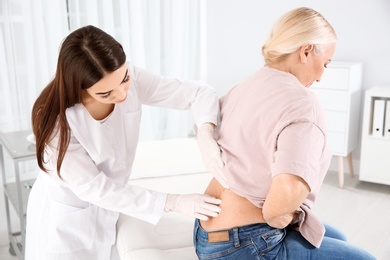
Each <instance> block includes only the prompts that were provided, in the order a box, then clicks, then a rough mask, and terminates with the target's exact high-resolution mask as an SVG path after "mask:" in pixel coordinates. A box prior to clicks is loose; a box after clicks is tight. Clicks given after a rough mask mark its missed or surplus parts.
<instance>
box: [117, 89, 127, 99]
mask: <svg viewBox="0 0 390 260" xmlns="http://www.w3.org/2000/svg"><path fill="white" fill-rule="evenodd" d="M126 96H127V88H120V89H119V91H118V94H117V98H118V99H119V100H122V99H124V98H125V97H126Z"/></svg>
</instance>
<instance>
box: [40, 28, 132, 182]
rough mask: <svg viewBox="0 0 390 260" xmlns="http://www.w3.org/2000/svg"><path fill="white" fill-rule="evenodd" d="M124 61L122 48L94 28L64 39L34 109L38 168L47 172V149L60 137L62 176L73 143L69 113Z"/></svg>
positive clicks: (77, 32)
mask: <svg viewBox="0 0 390 260" xmlns="http://www.w3.org/2000/svg"><path fill="white" fill-rule="evenodd" d="M125 61H126V54H125V52H124V50H123V48H122V45H120V44H119V43H118V42H117V41H116V40H115V39H114V38H113V37H112V36H110V35H109V34H107V33H105V32H104V31H102V30H101V29H99V28H96V27H94V26H91V25H89V26H85V27H82V28H79V29H77V30H75V31H73V32H72V33H70V34H69V35H68V36H67V37H66V38H65V39H64V41H63V43H62V45H61V49H60V53H59V56H58V62H57V70H56V74H55V77H54V79H53V80H52V81H51V82H50V83H49V84H48V85H47V86H46V87H45V88H44V89H43V91H42V92H41V94H40V95H39V96H38V98H37V100H36V101H35V103H34V106H33V109H32V129H33V132H34V135H35V139H36V155H37V162H38V166H39V168H41V169H42V170H43V171H45V172H47V170H48V169H46V168H45V166H44V163H45V162H44V160H45V158H44V154H45V146H46V145H47V144H48V143H49V142H50V141H51V140H52V138H53V137H54V136H55V135H57V134H59V141H58V148H57V149H58V151H57V153H58V155H57V156H58V157H57V174H58V176H60V168H61V165H62V161H63V159H64V156H65V153H66V150H67V148H68V145H69V141H70V127H69V124H68V122H67V120H66V114H65V111H66V109H67V108H69V107H72V106H74V105H75V104H77V103H80V102H81V93H82V90H84V89H87V88H89V87H91V86H92V85H94V84H95V83H96V82H98V81H99V80H100V79H102V78H103V77H104V75H105V74H107V73H110V72H113V71H115V70H117V69H118V68H119V67H121V66H122V65H123V64H124V63H125ZM60 177H61V176H60Z"/></svg>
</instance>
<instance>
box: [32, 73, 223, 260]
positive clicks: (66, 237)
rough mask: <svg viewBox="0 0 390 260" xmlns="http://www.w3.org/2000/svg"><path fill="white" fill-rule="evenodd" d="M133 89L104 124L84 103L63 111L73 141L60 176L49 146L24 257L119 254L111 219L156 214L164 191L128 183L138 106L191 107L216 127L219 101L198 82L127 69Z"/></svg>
mask: <svg viewBox="0 0 390 260" xmlns="http://www.w3.org/2000/svg"><path fill="white" fill-rule="evenodd" d="M129 72H130V77H131V86H130V89H129V93H128V96H127V99H126V101H125V102H123V103H120V104H116V105H115V108H114V111H113V112H112V113H111V114H110V116H109V117H108V118H106V119H105V120H104V122H99V121H96V120H94V119H93V118H92V117H91V116H90V114H89V113H88V111H87V110H86V109H85V107H84V106H83V105H82V104H76V105H75V106H73V107H71V108H68V109H67V111H66V116H67V120H68V122H69V125H70V128H71V140H70V144H69V147H68V150H67V153H66V155H65V158H64V161H63V164H62V168H61V176H62V178H63V179H62V180H61V179H60V178H58V176H57V172H56V170H55V169H56V156H57V154H56V153H57V150H56V144H57V140H58V139H57V138H54V139H53V141H52V142H51V143H50V144H49V145H48V146H47V153H46V158H45V160H46V164H45V165H46V167H47V168H48V169H50V171H49V174H46V173H44V172H40V174H39V176H38V178H37V180H36V182H35V183H34V186H33V188H32V190H31V193H30V197H29V201H28V209H27V233H26V254H25V259H26V260H31V259H34V260H35V259H36V260H45V259H50V260H51V259H56V260H61V259H83V260H84V259H85V260H88V259H94V260H98V259H102V260H107V259H116V258H117V257H118V256H117V253H116V247H115V239H116V222H117V220H118V216H119V213H124V214H127V215H130V216H133V217H136V218H140V219H143V220H145V221H148V222H150V223H157V222H158V220H159V218H160V217H161V215H162V213H163V210H164V205H165V200H166V194H164V193H160V192H155V191H150V190H146V189H143V188H139V187H135V186H129V185H127V181H128V179H129V176H130V173H131V168H132V164H133V160H134V156H135V151H136V147H137V143H138V136H139V126H140V119H141V105H142V104H147V105H153V106H161V107H167V108H175V109H191V110H192V112H193V116H194V119H195V123H196V124H197V125H200V124H202V123H205V122H212V123H214V124H216V120H217V114H218V110H219V106H218V98H217V95H216V92H215V90H214V89H213V88H211V87H210V86H208V85H206V84H205V83H202V82H195V81H180V80H177V79H166V78H163V77H161V76H157V75H154V74H151V73H149V72H147V71H145V70H142V69H139V68H135V67H133V66H129Z"/></svg>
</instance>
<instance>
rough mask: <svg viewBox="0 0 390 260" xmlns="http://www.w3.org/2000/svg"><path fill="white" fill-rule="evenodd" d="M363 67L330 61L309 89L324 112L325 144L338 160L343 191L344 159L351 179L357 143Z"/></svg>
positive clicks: (356, 64) (358, 63)
mask: <svg viewBox="0 0 390 260" xmlns="http://www.w3.org/2000/svg"><path fill="white" fill-rule="evenodd" d="M362 75H363V64H362V63H360V62H341V61H332V62H331V63H329V65H328V66H327V69H325V72H324V74H323V75H322V78H321V81H320V82H316V83H314V84H313V86H311V87H310V89H311V90H312V91H313V92H314V93H315V94H316V96H317V98H318V99H319V101H320V103H321V105H322V107H323V109H324V110H325V118H326V124H327V125H326V127H327V136H328V144H329V147H330V149H331V151H332V153H333V155H335V156H337V157H338V174H339V186H340V187H341V188H342V187H344V158H345V157H346V158H347V159H348V165H349V173H350V176H353V175H354V173H353V162H352V151H353V150H354V149H355V148H356V147H357V145H358V143H359V129H360V120H359V118H360V99H361V88H362Z"/></svg>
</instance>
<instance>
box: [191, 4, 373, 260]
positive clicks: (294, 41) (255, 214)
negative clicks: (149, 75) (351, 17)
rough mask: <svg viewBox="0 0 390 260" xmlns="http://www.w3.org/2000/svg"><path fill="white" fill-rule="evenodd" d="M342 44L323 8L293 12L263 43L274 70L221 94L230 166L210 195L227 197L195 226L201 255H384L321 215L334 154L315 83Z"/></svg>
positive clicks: (214, 183)
mask: <svg viewBox="0 0 390 260" xmlns="http://www.w3.org/2000/svg"><path fill="white" fill-rule="evenodd" d="M335 47H336V34H335V31H334V29H333V28H332V26H331V25H330V24H329V23H328V22H327V20H326V19H325V18H324V17H323V16H322V15H321V14H319V13H318V12H316V11H315V10H312V9H310V8H304V7H303V8H297V9H295V10H292V11H290V12H288V13H286V14H285V15H283V16H282V17H281V18H280V20H279V21H278V22H277V23H276V25H275V26H274V28H273V30H272V31H271V34H270V36H269V38H268V40H267V42H266V43H265V44H264V46H263V48H262V53H263V56H264V60H265V66H264V67H263V68H261V69H259V70H258V71H257V72H256V73H255V74H253V75H252V76H250V77H249V78H248V79H246V80H245V81H243V82H242V83H241V84H239V85H237V86H236V87H234V88H233V89H231V90H230V92H229V93H227V95H226V96H224V97H223V98H222V99H221V102H220V104H221V125H220V129H219V138H218V143H219V145H220V148H221V151H222V159H223V161H224V163H225V167H224V168H221V169H219V171H220V172H218V173H216V174H215V175H214V176H217V179H215V178H214V179H212V181H211V182H210V184H209V186H208V188H207V190H206V191H205V193H206V194H207V195H210V196H214V197H217V198H220V199H221V200H222V203H221V205H220V206H221V209H222V210H221V213H220V214H219V215H218V216H217V217H215V218H212V219H211V220H209V221H207V222H206V221H201V220H197V221H196V222H195V228H194V243H195V247H196V252H197V254H198V256H199V259H232V260H233V259H234V260H236V259H329V257H330V256H331V257H332V259H354V260H356V259H374V257H372V256H371V255H370V254H369V253H367V252H365V251H363V250H361V249H359V248H356V247H354V246H352V245H350V244H348V243H347V242H345V237H344V235H343V234H341V233H340V232H339V231H338V230H336V229H334V228H332V227H330V226H327V225H326V226H324V225H323V223H322V222H321V221H320V220H319V219H318V218H317V216H316V215H315V214H314V212H313V211H312V206H313V204H314V202H315V200H316V196H317V194H318V192H319V190H320V187H321V185H322V182H323V179H324V176H325V174H326V172H327V170H328V167H329V163H330V159H331V154H330V152H329V150H328V148H327V144H326V130H325V120H324V115H323V111H322V109H321V107H320V105H319V103H318V100H317V99H316V97H315V96H314V94H313V93H312V92H310V91H309V87H310V86H311V85H312V84H313V83H314V82H315V81H320V80H321V76H322V74H323V72H324V70H325V69H326V66H327V65H328V64H329V63H330V62H331V59H332V56H333V54H334V51H335ZM215 169H216V171H218V168H215ZM218 176H223V178H218Z"/></svg>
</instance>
